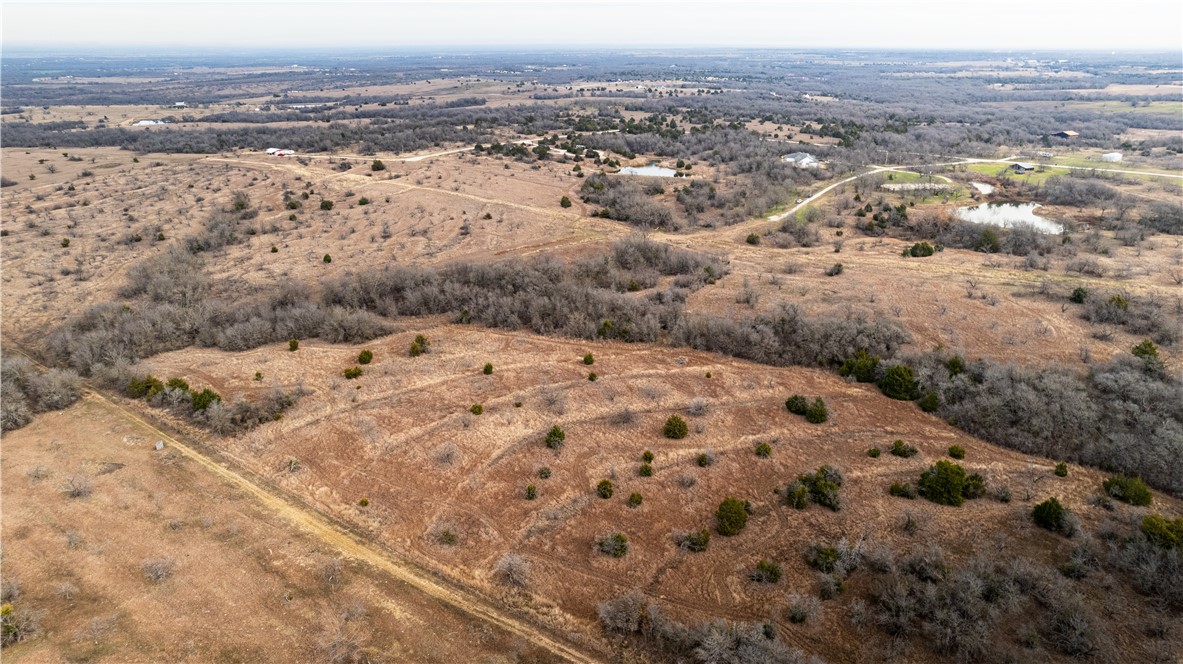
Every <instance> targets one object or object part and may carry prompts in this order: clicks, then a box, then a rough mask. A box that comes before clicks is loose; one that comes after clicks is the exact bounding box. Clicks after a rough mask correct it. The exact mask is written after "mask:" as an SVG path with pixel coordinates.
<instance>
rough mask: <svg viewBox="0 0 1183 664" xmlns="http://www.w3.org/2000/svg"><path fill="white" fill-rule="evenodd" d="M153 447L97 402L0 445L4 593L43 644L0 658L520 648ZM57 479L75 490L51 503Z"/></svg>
mask: <svg viewBox="0 0 1183 664" xmlns="http://www.w3.org/2000/svg"><path fill="white" fill-rule="evenodd" d="M158 439H159V435H158V432H156V431H154V430H152V429H149V428H147V427H146V426H143V425H142V424H140V423H137V422H135V421H132V420H129V419H128V418H127V417H126V416H125V414H124V413H123V412H122V411H120V410H118V409H115V408H113V407H112V406H111V405H110V404H108V403H107V402H105V401H104V400H102V399H97V398H85V399H83V400H82V401H80V402H79V403H77V404H75V405H74V406H72V407H70V408H69V409H67V410H65V411H62V412H59V413H52V414H49V415H46V416H43V417H41V418H39V419H38V421H37V422H36V423H35V424H33V425H31V426H29V427H26V428H25V429H22V430H21V431H18V432H11V433H6V434H5V436H4V459H3V464H0V469H2V472H3V482H4V487H5V489H4V517H3V538H4V577H5V583H6V584H7V583H19V587H20V594H19V596H18V597H17V599H16V600H15V602H14V605H15V606H17V607H21V608H22V609H26V610H33V611H35V612H37V613H38V614H39V615H40V616H41V618H40V621H39V622H40V629H39V633H40V634H43V635H44V636H42V637H39V638H37V639H35V640H31V641H29V642H28V643H27V644H24V645H22V646H20V647H17V648H13V649H11V650H8V649H6V650H5V657H4V658H5V660H6V661H9V660H11V661H13V662H29V663H32V662H47V661H87V662H112V663H114V662H153V661H162V660H174V659H189V660H193V661H224V662H234V661H242V662H245V661H252V662H277V663H278V662H321V661H326V660H327V659H328V658H330V657H333V656H336V655H337V654H338V653H339V652H361V651H362V650H366V651H368V652H370V653H377V652H381V653H388V654H390V655H392V656H394V657H396V658H397V659H399V660H414V661H423V662H429V661H431V662H446V661H455V659H456V658H460V659H466V658H469V657H473V656H479V657H488V658H492V659H491V660H490V661H496V660H498V659H499V658H504V657H507V656H508V655H509V654H510V653H514V652H515V651H516V652H519V653H527V652H532V651H533V650H534V648H533V647H532V646H530V645H529V644H527V643H525V642H523V641H521V640H519V639H518V638H517V637H514V636H510V635H507V633H506V632H504V631H503V630H501V629H499V628H497V627H496V626H493V625H490V624H488V623H486V622H484V621H480V620H474V619H472V618H469V617H468V616H466V615H464V614H463V613H460V612H459V611H457V610H455V609H453V608H451V607H450V606H449V605H447V604H445V603H443V602H440V601H438V600H436V599H434V598H432V597H429V596H427V595H424V594H422V593H420V592H419V591H417V590H415V589H413V588H411V587H409V586H407V585H404V584H401V583H397V582H394V581H393V580H392V579H390V578H389V577H388V576H386V575H385V574H383V573H382V572H380V571H378V570H376V569H373V568H371V567H370V566H368V565H367V564H365V563H363V562H360V561H357V560H355V559H353V558H351V557H349V556H348V555H343V554H342V552H341V551H339V550H338V549H337V548H336V547H334V546H332V545H329V544H326V543H325V542H323V541H321V540H319V539H318V538H316V537H314V536H311V535H309V534H308V533H306V532H304V531H302V530H301V529H299V528H298V527H296V526H295V525H294V524H292V523H291V522H289V521H286V520H285V519H284V517H283V516H282V515H280V514H277V513H276V512H275V511H274V510H273V509H272V508H271V507H270V506H266V505H262V504H260V503H259V502H257V501H256V500H255V498H254V497H253V496H251V495H250V494H249V493H247V492H244V491H243V490H242V489H241V488H240V487H237V486H234V485H231V484H228V483H226V482H224V481H223V480H221V479H220V478H219V477H217V476H216V475H214V474H211V473H210V472H209V470H208V469H207V468H204V467H202V466H201V465H198V464H196V463H195V462H194V461H193V460H192V459H190V458H189V457H187V456H186V455H184V454H181V453H180V452H178V451H177V450H176V449H174V448H173V447H172V446H171V445H169V446H166V447H165V449H164V450H162V451H156V450H155V449H154V445H155V443H156V441H157V440H158ZM71 480H73V481H76V482H85V483H86V484H87V485H88V486H89V487H90V491H89V494H88V495H85V496H83V497H78V498H71V497H69V496H68V495H67V494H66V493H63V490H62V487H63V486H65V485H66V484H67V483H68V482H69V481H71ZM149 565H152V567H151V569H150V570H149V567H148V566H149ZM157 570H161V571H159V572H158V571H157ZM147 571H151V572H152V573H153V574H158V575H160V576H161V578H160V580H158V581H156V580H153V579H152V578H148V577H147V576H146V572H147ZM439 633H447V634H450V635H451V637H450V638H448V639H446V640H443V642H441V640H440V639H438V638H436V636H435V635H436V634H439ZM349 643H355V644H356V646H355V647H353V648H352V649H350V648H346V647H345V644H349Z"/></svg>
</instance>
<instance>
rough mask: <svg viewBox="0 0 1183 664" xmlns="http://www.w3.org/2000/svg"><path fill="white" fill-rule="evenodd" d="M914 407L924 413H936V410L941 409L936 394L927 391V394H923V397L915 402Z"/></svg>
mask: <svg viewBox="0 0 1183 664" xmlns="http://www.w3.org/2000/svg"><path fill="white" fill-rule="evenodd" d="M916 405H917V406H920V410H923V411H924V412H926V413H934V412H936V410H937V408H940V407H941V400H940V397H938V396H937V393H936V392H933V391H932V390H929V391H928V392H925V393H924V396H922V397H920V399H919V400H918V401H917V402H916Z"/></svg>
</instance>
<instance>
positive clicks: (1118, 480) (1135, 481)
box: [1101, 475, 1154, 507]
mask: <svg viewBox="0 0 1183 664" xmlns="http://www.w3.org/2000/svg"><path fill="white" fill-rule="evenodd" d="M1101 486H1102V487H1103V488H1104V489H1105V493H1107V494H1109V495H1110V496H1112V497H1114V498H1116V499H1117V500H1120V501H1122V502H1125V503H1129V504H1131V505H1138V506H1140V507H1145V506H1147V505H1149V504H1150V503H1151V502H1153V501H1154V495H1153V494H1151V493H1150V489H1149V487H1147V486H1146V483H1145V482H1143V481H1142V478H1140V477H1128V476H1126V475H1114V476H1112V477H1110V478H1109V479H1107V480H1105V481H1104V482H1102V483H1101Z"/></svg>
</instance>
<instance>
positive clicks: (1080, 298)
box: [1068, 286, 1089, 304]
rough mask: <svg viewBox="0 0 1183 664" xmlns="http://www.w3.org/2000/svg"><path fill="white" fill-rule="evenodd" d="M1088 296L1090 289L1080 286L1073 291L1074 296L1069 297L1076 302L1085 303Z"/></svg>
mask: <svg viewBox="0 0 1183 664" xmlns="http://www.w3.org/2000/svg"><path fill="white" fill-rule="evenodd" d="M1088 296H1089V292H1088V290H1086V289H1084V288H1081V287H1079V286H1078V287H1077V288H1076V289H1075V290H1073V291H1072V296H1071V297H1069V298H1068V299H1069V300H1071V301H1072V302H1074V303H1076V304H1084V300H1085V298H1087V297H1088Z"/></svg>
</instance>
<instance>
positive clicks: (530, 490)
mask: <svg viewBox="0 0 1183 664" xmlns="http://www.w3.org/2000/svg"><path fill="white" fill-rule="evenodd" d="M537 497H538V487H536V486H534V485H533V484H527V485H526V500H534V499H535V498H537Z"/></svg>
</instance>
